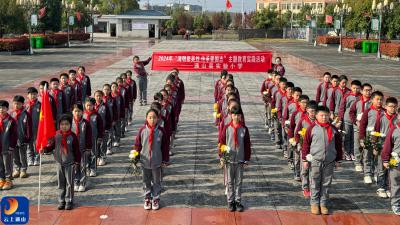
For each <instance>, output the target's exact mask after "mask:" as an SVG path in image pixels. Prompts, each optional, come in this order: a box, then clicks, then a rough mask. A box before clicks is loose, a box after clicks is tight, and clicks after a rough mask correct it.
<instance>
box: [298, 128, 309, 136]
mask: <svg viewBox="0 0 400 225" xmlns="http://www.w3.org/2000/svg"><path fill="white" fill-rule="evenodd" d="M306 132H307V128H303V129H301V131H299V135H300V136H301V137H305V136H306Z"/></svg>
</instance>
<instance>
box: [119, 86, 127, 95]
mask: <svg viewBox="0 0 400 225" xmlns="http://www.w3.org/2000/svg"><path fill="white" fill-rule="evenodd" d="M122 88H124V89H125V87H124V85H123V84H122V85H118V93H120V94H121V89H122ZM125 90H126V89H125Z"/></svg>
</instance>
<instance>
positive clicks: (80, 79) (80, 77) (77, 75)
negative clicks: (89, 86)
mask: <svg viewBox="0 0 400 225" xmlns="http://www.w3.org/2000/svg"><path fill="white" fill-rule="evenodd" d="M76 78H77V79H78V80H79V81H81V82H82V81H83V80H84V79H85V74H80V73H78V74H76Z"/></svg>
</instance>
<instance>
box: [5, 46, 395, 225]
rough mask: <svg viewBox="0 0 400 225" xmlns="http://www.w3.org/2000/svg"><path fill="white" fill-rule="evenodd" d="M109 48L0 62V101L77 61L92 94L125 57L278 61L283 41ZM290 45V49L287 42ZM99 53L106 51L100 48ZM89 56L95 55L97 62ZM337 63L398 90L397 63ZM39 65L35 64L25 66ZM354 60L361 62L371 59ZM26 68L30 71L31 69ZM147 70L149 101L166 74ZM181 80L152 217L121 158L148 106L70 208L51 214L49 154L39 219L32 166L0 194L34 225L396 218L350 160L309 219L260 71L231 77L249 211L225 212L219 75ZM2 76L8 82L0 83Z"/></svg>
mask: <svg viewBox="0 0 400 225" xmlns="http://www.w3.org/2000/svg"><path fill="white" fill-rule="evenodd" d="M109 45H110V46H109V47H107V44H104V46H103V45H98V48H96V47H87V49H88V51H85V48H82V49H78V47H76V49H71V50H67V51H66V53H65V54H61V53H60V52H59V51H57V50H55V51H54V54H55V55H56V56H57V57H54V61H52V60H50V59H51V54H47V53H46V52H43V53H42V54H40V55H38V56H29V57H27V56H25V57H24V56H11V57H8V56H7V57H6V58H5V56H0V57H1V58H0V59H1V60H0V74H1V76H0V82H1V83H2V86H0V91H1V94H0V95H1V97H3V98H8V99H9V98H11V97H12V95H13V94H14V93H20V94H25V93H24V89H26V87H27V86H29V85H32V84H37V82H38V81H39V80H38V79H39V78H40V79H43V78H46V77H51V76H54V74H57V73H59V72H60V71H64V70H67V69H69V68H71V67H72V66H77V65H80V64H83V65H85V66H86V67H87V68H88V73H89V75H90V78H91V80H92V89H93V90H92V91H95V90H97V89H101V87H102V85H103V84H104V83H109V82H111V81H113V80H114V79H115V77H116V76H117V75H119V73H120V72H124V71H126V70H127V69H132V63H131V60H132V56H133V55H139V56H140V57H141V58H143V59H145V58H147V57H149V56H151V54H152V52H153V51H179V50H182V51H189V50H192V51H194V50H196V51H202V50H204V51H258V49H262V48H263V46H264V47H265V48H266V49H273V50H274V51H275V52H276V51H279V53H281V54H282V55H283V56H284V57H283V62H284V63H286V61H285V56H286V55H285V54H284V52H285V51H286V47H283V45H284V44H280V45H282V47H279V46H278V45H277V44H275V46H272V44H271V46H270V47H268V46H266V45H267V44H264V45H263V46H261V44H260V43H258V45H257V44H254V43H253V45H254V46H255V47H254V46H252V45H250V44H248V43H246V42H230V41H219V42H218V41H162V42H159V43H148V42H145V41H140V42H126V43H118V44H116V43H109ZM292 45H293V46H295V44H289V46H292ZM113 46H114V47H113ZM256 47H257V48H258V49H257V48H256ZM272 47H274V48H272ZM278 47H279V48H278ZM105 48H109V49H108V50H104V49H105ZM318 48H320V47H318ZM293 51H295V50H293ZM329 51H332V50H329ZM50 52H51V51H50ZM321 52H322V51H321ZM97 54H99V56H96V55H97ZM287 54H292V55H291V56H290V57H292V60H293V58H294V57H299V58H301V57H303V55H302V53H298V54H295V53H293V52H287ZM309 54H311V55H314V54H313V53H309ZM321 54H322V53H321ZM315 57H318V56H315ZM343 57H347V58H351V59H352V60H353V61H350V59H348V60H347V58H346V65H342V64H340V65H338V66H336V67H334V68H333V69H332V70H338V71H342V72H344V73H346V74H347V73H348V74H350V75H351V76H352V77H353V78H357V79H361V80H362V81H368V82H371V83H372V84H375V83H378V84H379V88H382V89H384V90H385V91H386V92H390V93H392V94H396V95H399V93H400V92H399V89H398V88H396V87H398V84H399V81H398V79H397V78H395V77H396V76H398V75H399V71H400V70H399V65H398V63H397V64H396V63H392V62H386V61H384V62H376V63H377V64H380V65H381V67H379V68H380V69H379V70H378V69H376V70H372V69H371V71H372V72H373V73H369V74H364V72H363V71H367V70H369V67H364V66H363V67H360V66H357V63H356V62H355V60H357V59H356V57H355V56H354V55H351V54H350V55H349V54H347V53H345V54H344V56H343ZM326 58H329V57H326ZM3 59H6V60H7V61H4V60H3ZM304 59H305V60H307V61H309V62H310V64H311V63H314V64H315V65H314V66H315V68H317V67H318V68H319V69H324V68H323V67H322V68H321V63H320V62H319V61H318V59H315V58H314V56H313V57H311V56H308V55H304ZM21 60H24V61H22V62H21ZM38 60H40V62H41V63H38V64H36V63H33V62H34V61H35V62H36V61H38ZM299 60H300V59H299ZM334 60H338V59H332V60H331V61H329V62H326V63H325V64H324V65H323V66H326V67H330V66H331V64H334ZM359 60H361V61H363V62H362V63H366V64H369V62H370V61H373V60H374V59H372V58H367V59H364V58H360V59H359ZM365 60H370V61H365ZM21 64H22V65H21ZM347 64H348V65H347ZM285 66H286V76H287V78H288V79H289V80H290V81H293V82H294V83H295V85H296V86H299V87H301V88H302V89H303V91H304V92H305V94H308V95H309V96H310V97H312V98H314V95H315V93H314V92H315V89H316V86H317V83H318V82H319V81H318V80H317V79H316V78H315V76H312V75H310V74H312V73H317V72H315V70H314V72H312V69H309V70H304V69H302V68H301V67H300V66H299V65H295V64H293V66H292V65H290V64H285ZM360 68H361V69H360ZM20 70H21V71H20ZM30 70H33V72H32V73H30V72H29V71H30ZM148 71H149V72H150V73H151V76H150V77H149V88H148V98H149V99H151V98H152V96H153V94H154V93H155V92H158V91H159V90H160V89H161V88H162V86H163V85H164V82H165V78H166V75H167V74H166V73H165V72H160V71H150V67H149V68H148ZM348 71H351V72H348ZM379 71H384V73H383V72H382V74H384V77H387V78H388V80H386V79H383V78H382V79H381V78H380V77H377V75H378V74H377V73H379ZM19 72H20V73H21V74H25V73H27V74H30V75H27V76H26V77H25V76H21V74H17V73H19ZM396 73H397V74H396ZM353 74H354V76H353ZM180 78H181V79H182V80H183V81H184V82H185V88H186V100H185V104H184V105H183V109H182V113H181V119H180V121H179V127H178V133H177V135H176V137H177V139H176V140H175V147H174V148H173V150H172V151H173V152H174V153H175V154H174V156H172V157H171V165H170V166H169V167H168V168H166V169H165V177H164V180H163V187H164V189H165V191H164V192H163V193H162V196H161V207H162V209H160V210H159V211H157V212H148V211H144V210H143V207H142V203H143V196H142V182H141V177H136V176H133V175H131V174H130V172H129V167H130V163H129V159H128V154H129V151H130V150H131V149H132V145H133V142H134V138H135V135H136V132H137V131H138V128H139V127H140V126H141V125H142V124H143V123H144V115H145V112H146V111H147V109H148V106H138V104H137V103H136V105H135V108H134V122H133V125H132V126H130V127H129V132H128V133H127V135H126V136H127V137H126V138H124V139H123V141H122V145H121V147H120V149H119V150H118V151H117V152H116V153H115V154H113V155H112V156H110V157H108V159H107V161H108V164H107V165H106V166H104V167H100V168H99V171H98V176H97V177H95V178H92V177H91V178H90V179H89V185H88V189H87V191H86V192H83V193H81V192H78V193H76V194H75V205H76V209H74V210H72V211H70V212H67V211H65V212H64V211H63V212H60V211H57V210H56V204H57V202H56V201H57V197H56V196H57V189H56V187H57V178H56V173H55V171H56V170H55V163H54V160H53V158H52V156H45V157H44V159H43V166H42V191H41V194H42V195H41V202H42V204H44V206H43V207H42V210H41V211H42V212H41V213H40V214H38V213H37V212H36V211H37V208H36V206H35V205H37V194H38V188H37V187H38V167H30V168H29V169H28V173H29V174H30V177H29V178H28V179H15V181H14V184H15V187H14V189H12V190H10V191H2V192H0V194H1V196H10V195H24V196H27V197H29V199H30V200H31V201H30V203H31V205H32V207H31V217H32V220H31V223H32V224H77V223H78V221H79V223H80V224H296V225H297V224H346V225H347V224H357V225H362V224H393V225H394V224H400V222H399V219H398V217H396V216H394V215H393V214H392V213H391V210H390V202H389V200H388V199H381V198H379V197H378V196H377V195H376V193H375V190H376V188H375V186H368V185H365V184H364V183H363V180H362V178H363V176H362V174H359V173H356V172H355V171H354V166H353V164H352V163H351V162H343V163H342V166H341V167H340V168H338V169H337V171H335V177H334V181H333V185H332V192H331V195H330V197H331V200H332V203H333V205H332V206H333V207H332V209H333V215H330V216H312V215H311V214H310V213H309V200H307V199H305V198H304V197H303V195H302V193H301V184H300V183H299V182H296V181H294V180H293V173H292V171H291V170H290V169H289V168H288V165H287V161H286V160H284V158H283V155H282V153H281V151H276V150H275V147H274V144H273V143H272V142H271V141H270V137H269V135H268V134H267V131H266V129H265V127H264V120H263V118H264V105H263V103H262V101H261V98H260V93H259V90H260V85H261V83H262V81H263V80H264V79H265V74H262V73H241V74H234V79H235V86H236V87H237V88H238V89H239V91H240V96H241V104H242V108H243V110H244V114H245V117H246V125H247V126H248V128H249V130H250V135H251V141H252V157H251V161H250V163H249V167H248V168H247V169H246V170H245V176H244V177H245V179H244V185H243V204H244V205H245V207H246V209H247V210H246V212H244V213H242V214H241V213H228V212H227V210H226V209H225V208H226V197H225V195H224V185H223V172H222V170H221V169H219V168H218V162H219V160H218V156H217V129H216V127H215V126H214V125H213V115H212V114H213V106H212V104H213V103H214V102H213V101H214V97H213V90H214V82H215V81H216V80H217V79H218V78H219V74H218V73H198V72H181V73H180ZM8 79H10V80H11V81H10V82H5V81H7V80H8ZM391 79H393V82H392V80H391ZM15 80H17V81H15ZM396 82H397V84H396ZM396 85H397V86H396ZM101 215H107V218H105V217H103V219H100V216H101ZM383 222H384V223H383Z"/></svg>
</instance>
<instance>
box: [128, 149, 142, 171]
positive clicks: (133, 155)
mask: <svg viewBox="0 0 400 225" xmlns="http://www.w3.org/2000/svg"><path fill="white" fill-rule="evenodd" d="M129 160H130V161H131V166H130V172H131V173H132V175H134V176H139V175H140V166H139V165H138V164H139V152H138V151H136V150H132V151H130V153H129Z"/></svg>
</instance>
